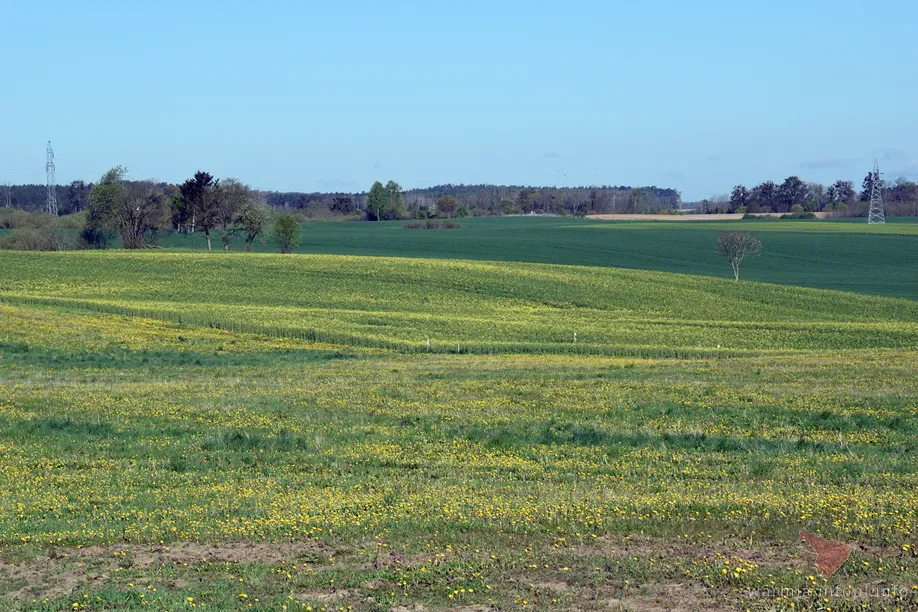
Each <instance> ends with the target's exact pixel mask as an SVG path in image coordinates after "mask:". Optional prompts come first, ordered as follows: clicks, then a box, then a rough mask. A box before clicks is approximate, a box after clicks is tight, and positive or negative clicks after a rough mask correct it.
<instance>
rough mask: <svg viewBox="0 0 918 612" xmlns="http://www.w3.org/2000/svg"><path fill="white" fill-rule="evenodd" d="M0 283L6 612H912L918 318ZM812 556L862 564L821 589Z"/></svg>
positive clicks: (655, 284)
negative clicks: (812, 544)
mask: <svg viewBox="0 0 918 612" xmlns="http://www.w3.org/2000/svg"><path fill="white" fill-rule="evenodd" d="M2 264H3V269H2V275H0V424H2V426H0V609H4V610H6V609H10V610H20V609H21V610H44V611H51V610H54V611H57V610H135V609H136V610H141V609H152V610H187V609H197V608H201V609H205V610H207V609H210V610H247V609H258V610H307V611H310V612H312V611H320V610H353V611H363V610H366V611H370V610H398V611H418V610H423V609H451V610H466V611H481V610H489V609H501V610H554V609H565V610H569V609H578V610H621V609H626V610H627V609H634V610H651V609H687V610H732V609H747V608H748V609H752V610H828V609H831V610H855V609H889V610H895V609H914V608H915V607H916V606H918V558H916V553H915V549H914V546H915V545H916V542H915V535H914V534H915V533H916V529H918V462H916V461H915V452H916V449H918V442H916V434H918V421H916V419H915V412H916V409H918V303H916V302H913V301H908V300H904V299H895V298H888V297H875V296H869V295H858V294H854V293H842V292H832V291H823V290H816V289H803V288H798V287H791V286H778V285H767V284H760V283H752V282H742V283H734V282H732V281H728V280H721V279H713V278H705V277H698V276H686V275H678V274H669V273H663V272H647V271H637V270H621V269H614V268H605V269H600V268H586V267H575V266H553V265H543V264H525V263H488V262H469V261H447V260H425V259H407V258H401V259H394V258H379V257H346V256H335V255H322V256H286V257H285V256H279V255H261V254H250V255H245V254H229V255H226V254H217V253H215V254H210V255H207V254H194V253H179V254H172V253H123V252H100V253H86V252H81V253H48V254H34V253H8V254H7V253H4V254H3V255H2ZM575 334H576V337H575ZM428 341H429V342H428ZM804 528H805V529H807V530H809V531H811V532H814V533H818V534H819V535H821V536H823V537H828V538H833V539H837V540H840V541H842V542H845V543H848V544H850V545H851V546H852V549H853V551H852V554H851V558H850V559H849V560H848V562H847V563H846V564H845V565H843V566H842V567H841V569H840V570H838V571H837V572H836V573H835V574H834V575H832V576H831V577H825V576H823V575H822V574H821V573H820V572H819V569H818V568H817V566H816V565H815V563H814V562H815V559H816V555H815V553H814V552H813V550H812V549H811V548H809V547H808V545H807V544H805V543H801V542H800V538H799V531H800V530H801V529H804Z"/></svg>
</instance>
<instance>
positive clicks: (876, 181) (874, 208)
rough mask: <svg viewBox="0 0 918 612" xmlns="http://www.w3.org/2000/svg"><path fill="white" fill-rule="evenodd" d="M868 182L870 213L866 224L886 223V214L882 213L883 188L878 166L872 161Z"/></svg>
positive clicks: (875, 161)
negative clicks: (871, 170)
mask: <svg viewBox="0 0 918 612" xmlns="http://www.w3.org/2000/svg"><path fill="white" fill-rule="evenodd" d="M871 177H872V178H871V180H870V213H869V214H868V215H867V223H869V224H870V225H880V224H883V223H886V214H885V213H884V212H883V187H882V184H881V183H880V164H879V162H877V160H873V172H872V173H871Z"/></svg>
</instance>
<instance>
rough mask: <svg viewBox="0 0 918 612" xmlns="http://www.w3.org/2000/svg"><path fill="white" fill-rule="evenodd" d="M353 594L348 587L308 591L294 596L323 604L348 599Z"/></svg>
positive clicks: (301, 599) (300, 599)
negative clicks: (334, 589)
mask: <svg viewBox="0 0 918 612" xmlns="http://www.w3.org/2000/svg"><path fill="white" fill-rule="evenodd" d="M351 595H353V592H352V591H350V590H348V589H341V590H338V591H330V592H329V591H307V592H306V593H300V594H298V595H294V596H293V598H294V599H297V600H299V601H311V602H317V603H322V604H328V603H334V602H336V601H341V600H342V599H347V598H348V597H350V596H351Z"/></svg>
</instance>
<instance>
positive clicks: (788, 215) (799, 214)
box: [780, 207, 816, 219]
mask: <svg viewBox="0 0 918 612" xmlns="http://www.w3.org/2000/svg"><path fill="white" fill-rule="evenodd" d="M795 208H796V207H795ZM780 218H781V219H815V218H816V213H814V212H803V211H802V210H801V211H800V212H793V213H784V214H783V215H781V217H780Z"/></svg>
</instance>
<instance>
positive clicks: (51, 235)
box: [0, 227, 73, 251]
mask: <svg viewBox="0 0 918 612" xmlns="http://www.w3.org/2000/svg"><path fill="white" fill-rule="evenodd" d="M70 248H73V247H72V245H71V244H70V241H69V240H68V239H67V236H66V235H64V233H63V232H62V231H61V230H59V229H57V228H56V227H47V228H42V229H32V228H25V229H17V230H15V231H14V232H13V233H12V234H10V235H9V236H7V237H5V238H3V239H0V249H8V250H11V251H66V250H68V249H70Z"/></svg>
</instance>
